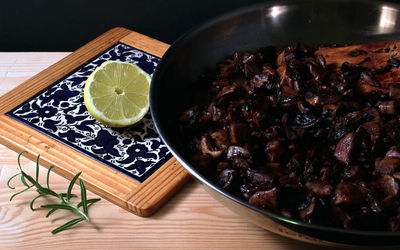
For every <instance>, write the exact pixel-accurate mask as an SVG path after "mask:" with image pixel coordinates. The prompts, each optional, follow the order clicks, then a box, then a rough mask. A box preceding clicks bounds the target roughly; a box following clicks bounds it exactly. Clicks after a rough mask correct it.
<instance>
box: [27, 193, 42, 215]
mask: <svg viewBox="0 0 400 250" xmlns="http://www.w3.org/2000/svg"><path fill="white" fill-rule="evenodd" d="M43 196H44V195H43V194H39V195H38V196H36V197H35V198H33V200H32V201H31V203H30V204H29V206H30V208H31V210H32V211H35V210H36V209H35V208H33V203H35V201H36V200H37V199H39V198H40V197H43Z"/></svg>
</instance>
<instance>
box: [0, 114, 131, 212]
mask: <svg viewBox="0 0 400 250" xmlns="http://www.w3.org/2000/svg"><path fill="white" fill-rule="evenodd" d="M10 135H11V136H10ZM11 138H12V139H11ZM0 143H2V144H4V145H5V146H6V147H8V148H10V149H12V150H14V151H16V152H18V153H19V152H21V151H23V150H26V151H27V152H28V154H27V155H26V156H27V157H28V158H30V159H32V160H35V159H36V157H37V154H40V163H41V164H42V165H44V166H46V167H49V166H52V165H53V166H55V168H54V171H55V172H56V173H58V174H60V175H62V176H64V177H66V178H67V179H71V178H72V177H73V176H74V175H75V174H77V173H78V172H79V171H82V174H81V176H80V177H81V179H82V180H83V181H84V182H85V184H86V185H87V187H88V189H89V190H91V191H93V192H94V193H96V194H98V195H100V196H102V197H103V198H106V199H108V200H110V201H112V202H114V203H116V204H117V205H119V206H121V207H124V208H127V207H126V201H125V200H124V199H123V197H125V196H126V194H128V193H129V192H131V190H134V188H135V187H136V186H137V185H138V184H139V183H138V182H137V181H135V180H133V179H132V178H130V177H128V176H125V175H124V174H122V173H120V172H118V171H116V170H114V169H112V168H110V167H107V166H105V165H103V164H102V163H100V162H98V161H97V160H94V159H92V158H90V157H88V156H85V155H83V154H81V153H79V152H77V151H76V150H75V149H73V148H70V147H68V146H65V145H64V144H63V143H61V142H58V141H56V140H53V139H51V138H49V137H48V136H46V135H44V134H42V133H40V132H38V131H36V130H34V129H32V128H30V127H28V126H26V125H24V124H22V123H20V122H18V121H16V120H14V119H12V118H10V117H8V116H6V115H0ZM16 166H17V164H16Z"/></svg>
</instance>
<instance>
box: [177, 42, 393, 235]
mask: <svg viewBox="0 0 400 250" xmlns="http://www.w3.org/2000/svg"><path fill="white" fill-rule="evenodd" d="M314 52H315V49H313V48H306V47H302V46H299V45H291V46H287V47H284V48H282V49H279V50H277V49H276V48H275V47H272V46H269V47H265V48H260V49H257V51H255V52H252V53H251V52H236V53H234V55H233V56H232V57H231V58H228V59H226V60H224V61H222V62H220V63H219V64H218V68H217V69H216V71H215V72H213V74H209V75H207V76H205V77H204V79H202V80H201V81H200V83H199V85H197V86H198V88H199V92H201V94H200V95H199V98H195V99H196V100H197V102H196V103H194V105H195V106H193V107H191V108H189V109H187V110H186V111H185V112H183V113H182V115H181V117H180V129H181V132H182V135H183V137H184V139H185V141H186V142H188V145H189V147H187V151H188V152H187V153H188V154H190V155H192V159H191V162H192V164H193V165H194V166H196V168H197V169H198V170H199V171H200V172H202V173H203V174H204V175H205V176H207V177H208V178H210V179H211V180H212V181H214V182H215V183H216V184H217V185H219V186H220V187H221V188H223V189H225V190H227V191H228V192H230V193H232V194H234V195H236V196H238V197H240V198H241V199H244V200H246V201H247V202H249V203H250V204H252V205H255V206H258V207H261V208H264V209H267V210H269V211H272V212H275V213H278V214H281V215H283V216H285V217H289V218H295V219H299V220H302V221H304V222H308V223H315V224H323V225H329V226H336V227H343V228H346V229H348V228H355V229H361V230H390V231H399V230H400V203H399V180H400V113H399V100H400V86H399V85H395V84H392V85H389V88H388V89H386V90H385V91H381V90H380V87H381V85H380V82H379V80H378V79H377V77H376V76H377V75H379V74H384V73H385V72H387V71H388V70H390V69H391V68H393V67H396V68H397V67H399V64H400V61H399V60H398V59H396V58H394V57H392V58H390V59H389V60H388V61H387V64H386V67H384V68H379V69H373V70H371V69H367V68H365V67H363V66H362V62H360V63H358V64H349V63H344V64H343V65H341V67H339V70H336V68H335V67H331V66H330V65H327V64H326V62H325V59H324V57H323V56H320V55H319V56H317V55H315V53H314ZM352 53H353V54H352V55H351V56H358V55H359V54H360V53H363V51H356V50H354V51H352ZM366 60H368V58H367V59H366ZM203 90H204V91H203Z"/></svg>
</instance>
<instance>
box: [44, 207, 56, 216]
mask: <svg viewBox="0 0 400 250" xmlns="http://www.w3.org/2000/svg"><path fill="white" fill-rule="evenodd" d="M56 210H57V208H52V209H51V210H50V211H49V212H48V213H47V214H46V218H47V217H49V216H50V214H52V213H54V212H55V211H56Z"/></svg>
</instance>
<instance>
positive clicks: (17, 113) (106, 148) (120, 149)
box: [7, 43, 172, 182]
mask: <svg viewBox="0 0 400 250" xmlns="http://www.w3.org/2000/svg"><path fill="white" fill-rule="evenodd" d="M106 60H119V61H124V62H131V63H135V64H137V65H138V66H139V67H141V68H142V69H143V70H144V71H146V72H147V73H149V74H152V73H153V71H154V69H155V67H156V66H157V63H158V62H159V60H160V59H159V58H158V57H155V56H153V55H150V54H148V53H146V52H143V51H141V50H138V49H136V48H134V47H131V46H129V45H127V44H124V43H117V44H115V45H114V46H112V47H111V48H109V49H107V50H106V51H105V52H103V53H101V54H100V55H98V56H96V57H95V58H93V59H92V60H90V61H89V62H88V63H86V64H84V65H83V66H81V67H80V68H79V69H77V70H76V71H74V72H72V73H71V74H69V75H68V76H67V77H65V78H63V79H61V80H59V81H57V82H55V83H54V84H52V85H51V86H50V87H48V88H46V89H45V90H43V91H42V92H41V93H39V94H37V95H36V96H34V97H32V98H30V99H29V100H27V101H25V102H24V103H22V104H21V105H19V106H18V107H16V108H14V109H13V110H11V111H10V112H8V113H7V115H8V116H10V117H12V118H14V119H17V120H19V121H21V122H23V123H25V124H27V125H28V126H30V127H32V128H34V129H36V130H38V131H40V132H42V133H44V134H46V135H48V136H50V137H52V138H54V139H56V140H58V141H60V142H62V143H64V144H65V145H68V146H69V147H72V148H74V149H76V150H78V151H80V152H81V153H83V154H86V155H88V156H90V157H92V158H94V159H96V160H98V161H100V162H102V163H104V164H106V165H107V166H109V167H111V168H114V169H116V170H118V171H120V172H122V173H124V174H126V175H128V176H130V177H132V178H134V179H135V180H137V181H139V182H143V181H144V180H145V179H146V178H147V177H148V176H150V175H151V174H152V173H153V172H154V171H155V170H157V169H158V168H159V167H160V166H162V165H163V164H164V163H165V162H166V161H167V160H168V159H170V158H171V157H172V155H171V153H170V152H169V151H168V149H167V147H166V145H165V144H164V143H163V142H162V141H161V139H160V137H159V136H158V134H157V132H156V129H155V127H154V124H153V121H152V119H151V114H150V112H149V113H148V114H146V116H145V117H144V118H143V119H142V121H141V122H140V123H139V124H137V125H135V126H133V127H131V128H127V129H112V128H109V127H107V126H105V125H103V124H101V123H99V122H97V121H96V120H95V119H93V118H92V117H91V116H90V115H89V113H88V111H87V110H86V107H85V105H84V103H83V87H84V85H85V81H86V79H87V77H88V76H89V75H90V74H91V73H92V72H93V71H94V69H95V68H96V67H97V66H99V65H100V64H102V63H103V62H104V61H106Z"/></svg>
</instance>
